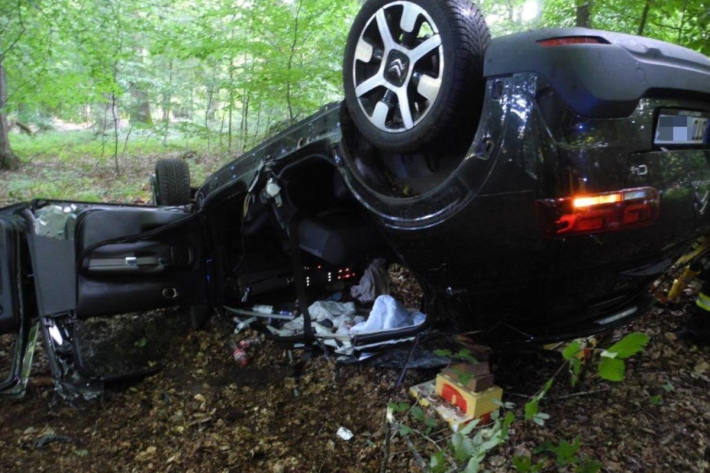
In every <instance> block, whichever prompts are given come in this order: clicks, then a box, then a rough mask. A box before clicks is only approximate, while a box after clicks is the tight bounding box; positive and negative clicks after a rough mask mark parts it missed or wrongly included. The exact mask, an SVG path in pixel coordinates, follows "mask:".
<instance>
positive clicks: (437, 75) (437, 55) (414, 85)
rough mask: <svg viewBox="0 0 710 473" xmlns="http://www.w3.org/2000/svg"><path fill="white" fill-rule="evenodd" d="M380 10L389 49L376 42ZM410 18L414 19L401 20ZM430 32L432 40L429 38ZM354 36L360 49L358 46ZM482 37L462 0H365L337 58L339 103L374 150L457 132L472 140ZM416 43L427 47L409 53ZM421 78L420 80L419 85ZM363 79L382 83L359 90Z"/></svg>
mask: <svg viewBox="0 0 710 473" xmlns="http://www.w3.org/2000/svg"><path fill="white" fill-rule="evenodd" d="M405 9H406V10H407V14H406V15H405ZM380 10H382V11H383V12H384V18H385V19H386V23H387V25H388V31H389V32H390V34H391V36H392V37H393V38H394V44H395V47H394V48H387V47H386V46H385V42H384V41H383V40H382V38H383V37H384V36H383V35H382V29H381V28H380V27H379V24H378V19H377V17H376V14H379V11H380ZM422 11H423V12H425V13H424V14H422V13H421V12H422ZM412 12H414V13H412ZM398 15H399V17H398ZM405 16H406V17H407V20H405V19H404V18H403V17H405ZM412 17H416V20H412V21H408V19H410V18H412ZM430 23H433V25H431V24H430ZM408 25H411V26H408ZM424 25H426V28H428V30H426V31H425V30H424V28H425V26H424ZM405 28H411V29H412V31H411V32H408V31H407V29H405ZM437 32H438V39H440V46H436V43H437V41H436V38H434V36H437ZM427 33H430V35H429V36H428V37H427V36H426V35H427ZM378 37H379V42H378ZM361 38H362V40H363V43H361V44H362V45H363V46H364V47H362V48H361V50H360V52H358V44H359V43H360V41H361ZM430 40H431V41H430ZM489 41H490V33H489V30H488V26H487V25H486V22H485V20H484V18H483V15H482V14H481V13H480V11H479V10H478V8H477V7H476V5H474V4H473V3H471V2H470V0H404V1H398V0H397V1H396V0H368V1H367V3H365V5H364V6H363V7H362V9H361V10H360V13H359V14H358V15H357V17H356V18H355V21H354V23H353V25H352V27H351V29H350V34H349V36H348V40H347V45H346V47H345V60H344V64H343V79H344V86H345V101H346V103H347V108H348V111H349V113H350V115H351V117H352V119H353V121H354V123H355V125H356V126H357V128H358V130H359V131H360V133H361V134H362V135H364V137H365V138H367V139H368V140H369V141H370V142H371V143H372V144H373V145H375V146H377V147H378V148H381V149H385V150H389V151H398V152H406V151H413V150H415V149H419V148H421V147H423V146H427V145H430V144H431V145H437V143H444V144H446V143H447V142H448V141H449V140H450V139H451V138H456V140H457V141H458V139H460V138H462V133H463V134H465V137H466V138H469V139H470V138H472V135H473V133H475V130H476V127H477V124H478V118H479V115H480V110H481V104H482V101H483V92H484V86H485V80H484V78H483V62H484V55H485V51H486V48H487V47H488V43H489ZM424 43H427V44H426V46H427V47H424V46H425V45H424ZM417 46H422V48H420V49H423V50H426V49H427V48H428V47H429V46H431V47H432V49H431V51H430V52H429V53H427V54H425V55H424V56H422V57H421V58H418V59H417V57H418V54H415V50H416V48H417ZM395 50H396V51H397V52H396V53H393V52H392V51H395ZM356 52H357V53H358V60H357V62H356ZM385 55H387V56H386V57H385ZM368 56H369V59H368V60H367V61H366V60H364V58H367V57H368ZM398 59H399V61H400V62H399V67H397V65H396V62H397V60H398ZM442 59H443V61H442ZM383 63H385V64H384V65H383ZM410 69H411V71H410ZM403 70H406V74H405V73H403V72H402V71H403ZM376 76H377V77H376ZM425 76H428V77H425ZM423 77H424V78H425V79H428V80H425V81H424V84H422V78H423ZM368 79H372V80H373V81H369V80H368ZM366 80H368V83H369V84H370V85H371V84H376V83H377V82H380V81H381V82H382V85H380V86H376V87H375V88H373V89H372V90H369V91H367V92H364V91H365V90H367V89H368V88H369V87H370V85H364V82H365V81H366ZM358 85H360V86H361V91H360V96H358V93H357V92H356V88H357V86H358ZM395 90H396V91H399V92H396V91H395ZM421 90H424V91H425V92H426V93H427V95H428V98H427V97H426V96H425V95H423V94H422V93H421V92H420V91H421ZM387 91H389V92H387ZM400 93H406V97H407V98H408V103H407V109H408V110H410V113H409V115H408V116H409V117H410V119H409V120H406V119H405V112H404V110H402V109H401V108H400ZM377 107H381V109H380V110H379V112H380V113H378V110H377ZM385 110H387V111H386V112H384V113H383V111H385ZM376 116H377V117H379V120H378V119H377V118H375V117H376ZM383 116H384V117H385V119H384V121H383V120H382V117H383ZM377 122H379V125H378V124H377Z"/></svg>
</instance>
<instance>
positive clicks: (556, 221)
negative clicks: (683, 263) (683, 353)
mask: <svg viewBox="0 0 710 473" xmlns="http://www.w3.org/2000/svg"><path fill="white" fill-rule="evenodd" d="M659 207H660V196H659V194H658V191H656V189H654V188H652V187H641V188H636V189H623V190H620V191H615V192H606V193H602V194H592V195H579V196H573V197H567V198H562V199H544V200H538V201H537V211H538V217H539V219H540V223H541V225H542V227H543V229H544V231H545V234H546V235H547V236H550V237H553V236H571V235H584V234H591V233H605V232H616V231H621V230H630V229H633V228H641V227H645V226H648V225H650V224H652V223H653V222H655V221H656V220H657V219H658V212H659Z"/></svg>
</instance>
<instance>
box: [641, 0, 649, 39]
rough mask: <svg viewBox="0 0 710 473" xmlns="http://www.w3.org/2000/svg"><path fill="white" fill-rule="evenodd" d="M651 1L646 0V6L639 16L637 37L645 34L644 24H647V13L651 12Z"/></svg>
mask: <svg viewBox="0 0 710 473" xmlns="http://www.w3.org/2000/svg"><path fill="white" fill-rule="evenodd" d="M651 1H652V0H646V6H645V7H643V14H642V15H641V24H640V25H639V30H638V35H639V36H643V34H644V33H645V32H646V23H647V22H648V13H649V12H650V11H651Z"/></svg>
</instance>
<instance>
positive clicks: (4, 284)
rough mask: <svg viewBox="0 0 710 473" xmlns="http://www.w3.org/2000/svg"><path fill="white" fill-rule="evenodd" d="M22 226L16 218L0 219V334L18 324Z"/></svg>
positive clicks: (13, 329) (7, 331)
mask: <svg viewBox="0 0 710 473" xmlns="http://www.w3.org/2000/svg"><path fill="white" fill-rule="evenodd" d="M23 227H24V224H23V222H22V220H21V219H19V218H18V217H0V333H9V332H12V331H15V330H17V328H18V327H19V323H20V316H21V314H20V313H19V304H20V294H19V282H20V281H19V278H20V273H19V271H20V269H19V264H20V253H19V252H20V245H21V238H22V232H23V230H24V229H23Z"/></svg>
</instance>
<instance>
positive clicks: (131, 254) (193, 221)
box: [25, 201, 206, 318]
mask: <svg viewBox="0 0 710 473" xmlns="http://www.w3.org/2000/svg"><path fill="white" fill-rule="evenodd" d="M25 216H26V218H27V219H28V220H29V221H30V222H31V225H30V226H31V228H32V231H30V232H29V235H28V243H29V249H30V254H31V260H32V268H33V273H34V280H35V291H36V295H37V304H38V309H39V315H40V316H52V315H57V314H66V313H73V314H74V315H76V316H77V317H79V318H84V317H89V316H98V315H111V314H120V313H127V312H136V311H142V310H149V309H155V308H160V307H169V306H175V305H190V304H196V303H199V302H204V300H205V295H206V280H205V276H204V274H205V272H204V264H203V262H204V253H203V245H202V231H201V228H202V227H201V225H200V222H199V220H200V215H198V214H194V213H192V212H191V210H190V209H189V208H186V207H145V206H130V205H103V204H84V203H75V202H58V201H42V202H35V203H33V205H32V207H31V209H28V210H27V211H25Z"/></svg>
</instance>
